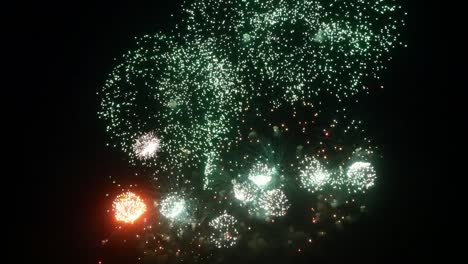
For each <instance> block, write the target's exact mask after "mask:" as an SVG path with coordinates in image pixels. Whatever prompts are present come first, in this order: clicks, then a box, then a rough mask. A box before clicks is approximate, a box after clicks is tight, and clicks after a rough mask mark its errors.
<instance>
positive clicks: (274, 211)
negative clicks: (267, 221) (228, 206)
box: [251, 189, 291, 217]
mask: <svg viewBox="0 0 468 264" xmlns="http://www.w3.org/2000/svg"><path fill="white" fill-rule="evenodd" d="M257 205H258V206H256V207H255V208H252V209H251V211H252V210H253V212H255V213H256V214H257V215H258V216H262V215H263V216H273V217H280V216H285V215H286V213H287V212H288V209H289V207H290V206H291V205H290V203H289V201H288V198H287V197H286V195H285V194H284V192H283V191H281V190H280V189H273V190H269V191H266V192H264V193H262V195H261V196H260V197H259V199H258V202H257Z"/></svg>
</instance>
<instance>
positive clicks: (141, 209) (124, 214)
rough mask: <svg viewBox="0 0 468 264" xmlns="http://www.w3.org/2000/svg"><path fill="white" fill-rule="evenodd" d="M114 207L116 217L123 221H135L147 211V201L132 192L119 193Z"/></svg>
mask: <svg viewBox="0 0 468 264" xmlns="http://www.w3.org/2000/svg"><path fill="white" fill-rule="evenodd" d="M112 207H113V209H114V212H115V219H116V220H117V221H120V222H123V223H133V222H135V221H136V220H137V219H138V218H140V216H141V215H142V214H143V213H145V212H146V205H145V203H144V202H143V201H142V200H141V199H140V197H139V196H137V195H136V194H134V193H132V192H126V193H122V194H120V195H118V196H117V197H116V198H115V200H114V203H113V204H112Z"/></svg>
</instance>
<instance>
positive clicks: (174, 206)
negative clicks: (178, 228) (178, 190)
mask: <svg viewBox="0 0 468 264" xmlns="http://www.w3.org/2000/svg"><path fill="white" fill-rule="evenodd" d="M160 212H161V214H162V215H163V216H165V217H166V218H168V219H170V220H172V221H176V220H182V219H184V217H186V213H187V207H186V203H185V200H184V199H183V198H182V197H180V196H178V195H177V194H171V195H168V196H167V197H165V198H164V199H163V200H162V201H161V209H160Z"/></svg>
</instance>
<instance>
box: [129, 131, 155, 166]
mask: <svg viewBox="0 0 468 264" xmlns="http://www.w3.org/2000/svg"><path fill="white" fill-rule="evenodd" d="M160 148H161V140H160V139H159V138H158V137H157V136H156V134H155V133H154V132H148V133H145V134H143V135H141V136H140V137H138V138H137V139H136V140H135V142H134V144H133V153H134V154H135V155H136V156H137V157H138V158H139V159H140V160H148V159H151V158H154V157H156V155H157V153H158V152H159V150H160Z"/></svg>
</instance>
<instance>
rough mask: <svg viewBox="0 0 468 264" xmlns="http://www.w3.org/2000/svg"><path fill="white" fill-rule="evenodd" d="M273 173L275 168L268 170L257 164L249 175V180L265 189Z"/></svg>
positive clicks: (263, 165) (264, 166)
mask: <svg viewBox="0 0 468 264" xmlns="http://www.w3.org/2000/svg"><path fill="white" fill-rule="evenodd" d="M275 172H276V170H275V168H269V167H268V166H267V165H265V164H262V163H257V164H255V165H254V167H253V168H252V170H251V171H250V173H249V180H251V181H252V182H253V183H255V185H257V186H258V187H265V186H266V185H268V184H269V183H270V181H271V179H272V177H273V175H274V174H275Z"/></svg>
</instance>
